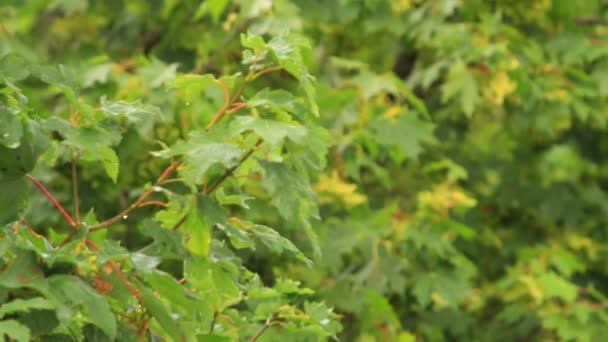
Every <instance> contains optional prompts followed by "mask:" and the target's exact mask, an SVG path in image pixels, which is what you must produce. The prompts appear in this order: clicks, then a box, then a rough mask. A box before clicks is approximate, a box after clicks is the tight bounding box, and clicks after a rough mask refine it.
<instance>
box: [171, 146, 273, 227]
mask: <svg viewBox="0 0 608 342" xmlns="http://www.w3.org/2000/svg"><path fill="white" fill-rule="evenodd" d="M263 142H264V140H263V139H258V141H257V142H256V143H255V145H253V146H252V147H251V148H250V149H249V150H248V151H247V152H246V153H245V154H243V156H241V159H239V162H238V163H237V164H236V165H234V166H233V167H231V168H229V169H227V170H226V171H224V173H223V174H222V175H221V176H220V178H218V179H217V180H216V181H215V182H214V183H213V184H212V185H211V186H210V187H209V188H207V189H206V190H205V191H204V193H205V195H210V194H211V193H212V192H213V191H215V190H216V189H217V188H218V187H219V186H220V185H221V184H222V183H223V182H224V181H225V180H226V179H227V178H228V177H230V176H231V175H232V174H233V173H234V171H235V170H236V169H238V167H239V166H241V165H242V164H243V163H244V162H245V160H247V158H249V157H251V155H252V154H253V152H255V150H257V149H258V147H259V146H260V145H261V144H262V143H263ZM187 217H188V215H187V214H186V215H184V216H183V217H182V218H181V219H180V220H179V221H177V223H176V224H175V225H174V226H173V227H172V228H171V230H178V229H179V227H181V225H182V224H184V222H186V218H187Z"/></svg>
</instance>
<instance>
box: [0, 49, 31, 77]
mask: <svg viewBox="0 0 608 342" xmlns="http://www.w3.org/2000/svg"><path fill="white" fill-rule="evenodd" d="M30 71H31V64H30V63H29V62H28V61H27V60H26V59H25V58H23V57H21V56H19V55H15V54H12V53H11V54H8V55H5V56H3V57H2V58H0V75H3V76H4V77H6V78H11V79H14V80H22V79H24V78H26V77H28V76H29V75H30Z"/></svg>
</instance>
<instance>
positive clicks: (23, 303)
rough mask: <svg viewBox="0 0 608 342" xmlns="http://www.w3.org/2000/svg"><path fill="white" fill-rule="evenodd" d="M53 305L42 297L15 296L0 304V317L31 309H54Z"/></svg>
mask: <svg viewBox="0 0 608 342" xmlns="http://www.w3.org/2000/svg"><path fill="white" fill-rule="evenodd" d="M54 308H55V305H54V304H53V303H52V302H50V301H49V300H47V299H44V298H42V297H35V298H29V299H20V298H17V299H15V300H13V301H10V302H8V303H6V304H3V305H2V306H0V318H2V317H4V316H6V315H7V314H11V313H14V312H27V311H29V310H31V309H54Z"/></svg>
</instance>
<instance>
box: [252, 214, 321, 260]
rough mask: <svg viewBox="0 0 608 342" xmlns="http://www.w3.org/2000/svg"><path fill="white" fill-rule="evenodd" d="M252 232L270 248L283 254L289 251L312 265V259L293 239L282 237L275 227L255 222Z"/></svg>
mask: <svg viewBox="0 0 608 342" xmlns="http://www.w3.org/2000/svg"><path fill="white" fill-rule="evenodd" d="M249 231H250V232H251V234H252V235H253V236H254V237H256V238H258V239H259V240H260V241H261V242H262V243H263V244H264V245H265V246H266V247H268V249H270V250H271V251H273V252H275V253H277V254H281V253H282V252H283V251H284V250H285V251H289V252H290V253H292V254H293V255H295V257H296V258H298V259H299V260H301V261H303V262H304V263H306V265H308V266H309V267H312V261H310V259H308V258H307V257H306V256H305V255H304V253H302V252H301V251H300V250H299V249H298V247H296V246H295V245H294V244H293V243H292V242H291V241H289V240H288V239H286V238H284V237H282V236H281V235H280V234H279V233H277V232H276V231H275V230H274V229H272V228H270V227H266V226H263V225H259V224H254V225H253V226H251V227H249Z"/></svg>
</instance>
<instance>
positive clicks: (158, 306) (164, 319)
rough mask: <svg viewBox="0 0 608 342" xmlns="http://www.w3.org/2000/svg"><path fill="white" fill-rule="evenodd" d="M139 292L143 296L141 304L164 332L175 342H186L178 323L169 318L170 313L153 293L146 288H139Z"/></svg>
mask: <svg viewBox="0 0 608 342" xmlns="http://www.w3.org/2000/svg"><path fill="white" fill-rule="evenodd" d="M139 291H140V292H141V293H142V295H143V296H142V299H141V302H142V304H143V305H144V307H145V308H146V310H147V311H148V312H149V313H150V314H151V315H152V317H154V319H155V320H156V321H157V322H158V323H159V324H160V326H161V327H162V328H163V329H164V330H165V332H166V333H167V334H168V335H169V336H171V337H172V338H173V339H174V340H175V341H186V340H187V339H186V337H185V336H187V335H186V334H185V333H184V331H183V328H182V327H181V326H180V323H179V321H177V320H175V319H173V318H172V317H171V312H170V311H169V310H168V309H167V307H165V305H164V304H163V302H162V301H161V300H160V299H158V298H157V297H156V296H155V295H154V292H153V291H152V290H150V289H149V288H147V287H140V288H139Z"/></svg>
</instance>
